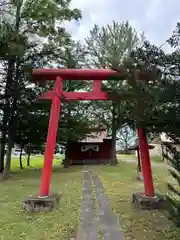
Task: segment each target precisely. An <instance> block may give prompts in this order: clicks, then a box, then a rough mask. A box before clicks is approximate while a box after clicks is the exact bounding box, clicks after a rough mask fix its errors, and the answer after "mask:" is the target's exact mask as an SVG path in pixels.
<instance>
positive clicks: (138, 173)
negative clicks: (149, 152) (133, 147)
mask: <svg viewBox="0 0 180 240" xmlns="http://www.w3.org/2000/svg"><path fill="white" fill-rule="evenodd" d="M137 159H138V164H137V176H136V178H137V180H143V176H142V168H141V157H140V152H139V149H138V150H137Z"/></svg>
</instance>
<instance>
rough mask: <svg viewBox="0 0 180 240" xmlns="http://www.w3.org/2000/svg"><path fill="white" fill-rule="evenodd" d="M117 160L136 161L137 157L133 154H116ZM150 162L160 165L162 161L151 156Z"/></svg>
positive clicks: (158, 157) (157, 157)
mask: <svg viewBox="0 0 180 240" xmlns="http://www.w3.org/2000/svg"><path fill="white" fill-rule="evenodd" d="M117 158H118V159H119V160H121V159H122V158H123V159H137V157H136V156H135V154H117ZM150 158H151V161H152V162H157V163H162V162H163V160H162V158H161V157H160V156H151V157H150Z"/></svg>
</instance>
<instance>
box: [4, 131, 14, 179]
mask: <svg viewBox="0 0 180 240" xmlns="http://www.w3.org/2000/svg"><path fill="white" fill-rule="evenodd" d="M12 148H13V139H12V137H11V136H10V135H9V136H8V146H7V153H6V164H5V168H4V172H3V179H8V178H9V174H10V167H11V153H12Z"/></svg>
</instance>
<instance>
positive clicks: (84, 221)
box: [76, 168, 98, 240]
mask: <svg viewBox="0 0 180 240" xmlns="http://www.w3.org/2000/svg"><path fill="white" fill-rule="evenodd" d="M97 239H98V223H97V218H96V215H95V209H94V201H93V196H92V177H91V174H90V172H89V171H88V170H86V168H85V169H84V176H83V190H82V202H81V219H80V226H79V230H78V233H77V238H76V240H97Z"/></svg>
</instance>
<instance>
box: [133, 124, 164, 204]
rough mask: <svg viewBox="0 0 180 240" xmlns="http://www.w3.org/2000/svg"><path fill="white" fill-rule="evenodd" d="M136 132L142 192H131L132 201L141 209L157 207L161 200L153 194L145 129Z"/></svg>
mask: <svg viewBox="0 0 180 240" xmlns="http://www.w3.org/2000/svg"><path fill="white" fill-rule="evenodd" d="M137 132H138V139H139V148H140V156H141V161H142V173H143V179H144V193H142V192H141V193H140V192H136V193H133V202H134V203H135V204H136V206H137V207H138V208H141V209H142V208H143V209H159V208H161V207H162V203H163V201H162V199H159V198H158V196H156V195H155V191H154V185H153V178H152V169H151V161H150V156H149V145H148V141H147V135H146V130H145V129H144V128H138V129H137Z"/></svg>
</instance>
